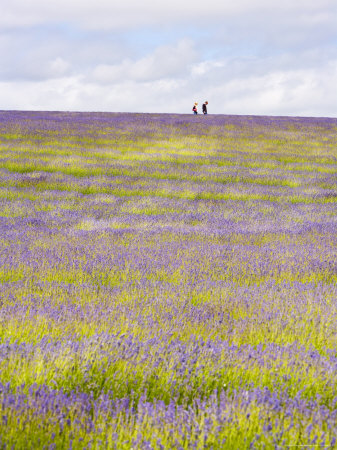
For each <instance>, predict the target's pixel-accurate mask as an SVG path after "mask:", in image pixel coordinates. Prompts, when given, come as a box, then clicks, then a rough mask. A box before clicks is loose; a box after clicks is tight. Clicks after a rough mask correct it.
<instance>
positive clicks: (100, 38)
mask: <svg viewBox="0 0 337 450" xmlns="http://www.w3.org/2000/svg"><path fill="white" fill-rule="evenodd" d="M0 9H1V16H0V110H51V111H55V110H57V111H112V112H148V113H150V112H155V113H182V114H186V113H187V114H192V106H193V103H194V102H195V101H198V102H199V106H200V107H201V104H202V103H203V102H204V101H205V100H207V101H208V102H209V105H208V110H209V113H214V114H252V115H277V116H278V115H281V116H311V117H337V0H278V1H275V0H234V1H233V0H170V1H169V2H166V1H160V0H120V1H118V2H117V1H116V0H57V1H56V0H48V1H46V0H29V1H27V0H0ZM200 109H201V108H200Z"/></svg>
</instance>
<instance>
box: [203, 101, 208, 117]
mask: <svg viewBox="0 0 337 450" xmlns="http://www.w3.org/2000/svg"><path fill="white" fill-rule="evenodd" d="M207 105H208V102H207V101H206V102H205V103H203V104H202V112H203V114H207Z"/></svg>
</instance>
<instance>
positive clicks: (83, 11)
mask: <svg viewBox="0 0 337 450" xmlns="http://www.w3.org/2000/svg"><path fill="white" fill-rule="evenodd" d="M252 12H254V13H256V12H260V13H262V14H263V15H264V16H266V17H267V16H268V17H270V18H274V20H273V22H275V21H277V20H279V19H280V18H281V15H282V14H286V15H287V17H296V19H297V20H301V17H304V18H305V20H308V19H309V21H310V20H311V21H312V17H318V16H317V15H319V17H320V19H323V20H325V19H327V20H329V17H328V16H329V15H330V17H331V15H332V14H336V3H335V0H320V1H319V2H318V1H316V0H296V1H293V0H283V1H282V2H280V1H279V0H254V1H251V0H236V1H234V2H233V1H230V0H224V1H219V0H208V1H207V2H205V1H204V0H171V1H170V2H158V0H123V1H122V2H121V1H118V2H117V1H116V0H112V1H111V0H50V1H48V2H46V1H45V0H29V2H27V0H11V1H7V2H6V4H5V5H2V13H1V18H0V25H3V26H4V27H8V26H22V25H24V24H26V25H37V24H42V23H46V22H55V21H66V22H70V23H76V24H79V25H80V26H83V27H86V28H95V29H102V28H106V29H119V30H120V29H124V28H127V29H130V28H132V27H134V26H146V25H158V24H161V25H162V26H163V27H165V26H166V25H167V24H168V21H170V22H171V23H172V21H173V22H174V23H178V22H184V23H186V22H187V23H188V22H190V23H191V24H193V21H198V23H207V21H209V20H212V21H213V20H223V19H226V20H227V19H228V17H231V16H237V15H247V16H249V15H250V14H251V13H252ZM326 16H327V17H326Z"/></svg>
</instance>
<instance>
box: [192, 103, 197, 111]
mask: <svg viewBox="0 0 337 450" xmlns="http://www.w3.org/2000/svg"><path fill="white" fill-rule="evenodd" d="M192 111H193V113H194V114H198V102H195V103H194V105H193V108H192Z"/></svg>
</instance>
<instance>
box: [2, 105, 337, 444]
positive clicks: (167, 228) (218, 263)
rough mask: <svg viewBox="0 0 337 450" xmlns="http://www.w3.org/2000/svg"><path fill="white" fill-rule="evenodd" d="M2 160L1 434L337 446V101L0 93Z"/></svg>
mask: <svg viewBox="0 0 337 450" xmlns="http://www.w3.org/2000/svg"><path fill="white" fill-rule="evenodd" d="M0 175H1V176H0V205H1V206H0V408H1V411H0V448H3V449H118V450H123V449H127V450H130V449H134V450H135V449H238V450H244V449H284V448H289V447H290V446H319V447H325V448H337V442H336V437H337V233H336V232H337V119H315V118H287V117H254V116H221V115H219V116H211V115H209V116H192V115H190V116H189V115H169V114H166V115H163V114H108V113H57V112H55V113H52V112H49V113H46V112H44V113H42V112H41V113H40V112H0ZM311 448H312V447H311Z"/></svg>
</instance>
